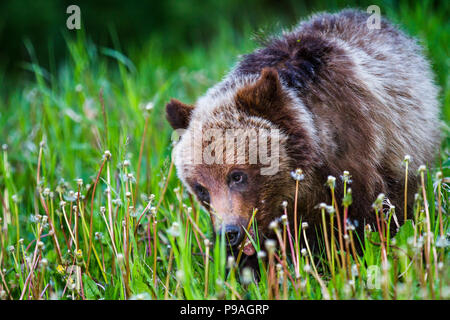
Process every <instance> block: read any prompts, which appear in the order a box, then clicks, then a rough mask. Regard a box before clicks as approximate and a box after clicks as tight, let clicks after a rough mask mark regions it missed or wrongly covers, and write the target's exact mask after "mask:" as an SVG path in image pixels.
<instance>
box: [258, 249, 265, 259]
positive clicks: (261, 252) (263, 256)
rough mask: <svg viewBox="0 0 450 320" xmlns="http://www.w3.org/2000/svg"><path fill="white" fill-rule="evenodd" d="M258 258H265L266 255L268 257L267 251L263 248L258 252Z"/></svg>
mask: <svg viewBox="0 0 450 320" xmlns="http://www.w3.org/2000/svg"><path fill="white" fill-rule="evenodd" d="M257 256H258V259H264V258H265V257H267V253H266V252H265V251H263V250H261V251H258V253H257Z"/></svg>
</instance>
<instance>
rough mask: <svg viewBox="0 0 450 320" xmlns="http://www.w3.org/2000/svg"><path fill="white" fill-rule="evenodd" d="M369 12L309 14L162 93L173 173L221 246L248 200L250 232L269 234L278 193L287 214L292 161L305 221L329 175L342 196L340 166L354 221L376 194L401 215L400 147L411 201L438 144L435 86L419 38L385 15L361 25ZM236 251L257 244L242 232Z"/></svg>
mask: <svg viewBox="0 0 450 320" xmlns="http://www.w3.org/2000/svg"><path fill="white" fill-rule="evenodd" d="M368 18H369V15H368V14H367V13H365V12H361V11H357V10H344V11H341V12H338V13H336V14H328V13H323V14H317V15H314V16H312V17H311V18H310V19H308V20H305V21H303V22H301V23H299V24H298V25H297V26H296V27H294V28H293V29H292V30H291V31H288V32H287V31H285V32H283V33H282V34H281V35H277V36H272V37H271V38H269V39H268V40H266V41H265V42H264V43H263V45H262V47H261V48H259V49H257V50H255V51H254V52H253V53H250V54H247V55H244V56H243V57H242V58H241V59H240V61H239V62H238V63H237V65H236V66H235V67H234V68H233V69H232V70H231V71H230V72H229V73H228V75H227V76H225V78H224V79H223V80H222V81H221V82H220V83H218V84H217V85H215V86H214V87H212V88H210V89H209V90H208V91H207V92H206V94H205V95H203V96H202V97H200V98H199V99H198V100H197V101H196V103H195V104H194V105H187V104H184V103H182V102H180V101H178V100H175V99H172V100H171V101H170V102H169V103H168V104H167V106H166V113H167V114H166V115H167V119H168V121H169V123H170V124H171V126H172V127H173V128H174V129H179V130H180V134H181V138H180V140H179V141H178V142H177V143H176V145H175V147H174V153H173V157H174V162H175V165H176V168H177V172H178V176H179V178H180V179H181V180H182V182H183V183H184V184H185V186H186V187H187V189H188V191H189V192H191V193H192V194H194V195H195V196H196V197H197V199H198V201H199V202H200V203H201V204H202V205H203V206H204V207H205V208H206V209H207V210H208V212H209V213H210V215H211V220H212V224H213V227H214V230H215V231H216V232H217V231H222V232H225V233H226V236H227V238H228V240H229V244H230V246H231V247H233V248H239V247H240V245H241V242H242V240H243V239H244V231H243V228H246V227H247V225H248V223H249V219H250V218H251V216H252V213H253V212H254V210H255V209H257V211H256V216H255V217H256V221H257V226H258V232H259V233H260V239H262V238H261V236H263V237H264V236H265V237H271V236H272V235H271V233H270V230H269V224H270V222H271V221H273V220H274V219H276V218H278V217H280V216H281V215H282V214H283V208H282V203H283V202H284V201H287V203H288V212H289V216H288V218H289V220H290V222H291V223H290V225H291V226H292V225H293V223H292V222H293V217H294V213H293V202H294V193H295V182H294V180H293V179H292V176H291V172H293V171H295V170H296V169H297V168H299V169H301V170H302V176H301V177H299V178H302V181H300V182H299V199H298V217H299V219H302V221H306V222H308V224H309V229H311V230H313V229H314V228H313V227H314V226H317V225H318V223H320V218H321V215H320V211H319V210H318V209H317V205H318V204H319V203H321V202H326V203H328V204H330V203H331V200H330V191H329V189H327V188H326V186H325V184H326V182H327V177H328V176H330V175H331V176H334V177H337V179H336V198H337V201H338V202H339V203H340V202H341V199H342V197H343V187H342V183H340V181H339V177H340V176H341V175H342V174H343V172H344V171H348V172H349V173H350V175H351V180H352V184H351V188H352V198H353V202H352V204H351V206H350V210H349V219H350V220H351V221H352V222H355V224H356V225H358V229H359V230H362V228H363V227H364V226H365V225H366V224H374V222H375V214H374V211H373V209H372V207H371V206H372V203H373V202H374V200H375V199H376V198H377V196H378V194H380V193H384V194H385V195H386V198H388V199H389V201H390V203H391V204H392V205H394V206H395V207H396V217H397V219H398V223H399V224H401V223H402V221H403V210H402V208H403V206H404V203H403V201H404V200H403V199H404V197H403V190H404V178H405V177H404V172H405V170H404V168H403V167H402V161H403V159H404V157H405V155H411V157H412V159H411V163H410V169H409V174H410V175H409V180H408V181H409V184H408V190H409V195H408V197H407V199H408V207H409V208H410V209H411V206H412V204H413V199H414V193H415V192H416V191H417V178H416V174H417V168H418V167H419V166H420V165H422V164H425V165H432V163H433V155H434V153H435V151H436V150H437V148H438V143H439V130H438V127H439V122H438V99H437V95H438V89H437V87H436V86H435V84H434V82H433V75H432V72H431V70H430V66H429V63H428V62H427V60H426V59H425V58H424V56H423V54H422V49H421V47H420V46H419V45H418V44H417V42H416V41H415V40H414V39H412V38H410V37H408V36H406V35H405V34H404V33H403V32H402V31H400V30H399V29H398V28H397V27H395V26H393V25H392V24H391V23H389V22H388V21H386V20H385V19H381V23H380V26H379V28H378V29H377V28H370V26H369V24H368ZM408 211H410V210H408ZM244 253H245V254H246V255H248V256H251V255H253V254H254V253H255V249H254V248H253V246H252V245H251V244H249V243H248V242H247V243H246V244H245V247H244Z"/></svg>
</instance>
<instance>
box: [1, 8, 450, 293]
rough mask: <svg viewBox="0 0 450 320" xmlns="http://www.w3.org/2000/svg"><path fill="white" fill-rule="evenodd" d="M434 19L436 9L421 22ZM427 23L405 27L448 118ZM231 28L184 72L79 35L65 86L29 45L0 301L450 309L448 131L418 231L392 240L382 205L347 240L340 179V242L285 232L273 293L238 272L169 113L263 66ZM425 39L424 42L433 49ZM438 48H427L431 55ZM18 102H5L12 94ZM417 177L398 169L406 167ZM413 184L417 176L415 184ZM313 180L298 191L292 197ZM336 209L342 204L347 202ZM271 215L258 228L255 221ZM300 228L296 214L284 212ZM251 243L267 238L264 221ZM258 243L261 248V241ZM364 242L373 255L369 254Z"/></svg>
mask: <svg viewBox="0 0 450 320" xmlns="http://www.w3.org/2000/svg"><path fill="white" fill-rule="evenodd" d="M417 6H418V8H419V9H421V10H423V12H427V11H430V10H432V8H431V5H430V4H429V3H428V4H425V5H423V6H424V7H419V6H420V5H417ZM419 9H417V8H407V9H404V8H403V7H402V10H396V11H392V12H391V13H390V14H391V15H392V18H393V19H394V20H396V21H397V22H403V23H404V24H406V25H407V26H411V25H413V23H414V22H415V21H417V23H419V24H420V25H419V26H417V25H414V27H411V30H412V32H414V31H415V30H421V32H417V33H419V36H423V37H424V38H423V40H424V41H425V44H427V43H428V44H436V45H437V46H438V47H433V46H430V51H431V56H432V57H433V59H434V60H433V62H434V66H435V68H436V66H438V67H439V68H438V69H439V70H438V71H437V73H438V80H439V82H440V84H441V86H442V87H443V94H442V101H443V118H444V120H445V121H447V118H446V115H447V114H448V110H449V102H448V99H447V98H448V92H449V91H448V90H447V85H448V84H447V78H446V76H445V74H446V72H445V71H443V70H441V69H440V67H442V66H445V64H446V56H445V54H442V48H443V47H444V46H443V42H445V41H446V40H445V39H443V38H442V37H438V36H437V35H436V34H437V30H436V28H437V27H436V26H438V25H444V26H448V23H447V22H445V20H443V16H442V15H441V14H439V13H436V14H434V15H433V18H432V19H434V23H433V24H430V22H429V21H428V20H424V19H422V18H419V16H420V15H419V14H417V12H416V10H419ZM244 29H245V30H246V31H245V32H244V34H242V35H241V34H235V33H234V32H233V31H232V28H230V27H229V26H228V25H226V24H224V25H223V27H222V28H221V33H220V34H219V35H218V36H217V38H216V39H215V40H214V41H213V42H212V43H210V44H209V46H208V48H207V49H205V48H191V49H190V50H186V52H183V53H178V54H177V55H176V56H173V55H172V56H171V55H170V54H169V55H168V54H167V53H166V52H164V51H162V50H160V45H159V44H158V43H159V40H160V39H153V40H151V41H149V43H148V45H147V46H146V47H144V48H141V49H140V51H139V52H137V51H135V50H133V49H130V50H129V52H128V54H129V56H130V57H131V58H128V57H127V56H125V55H124V54H123V53H122V50H121V48H120V42H119V40H117V39H115V40H114V41H115V48H114V49H111V48H101V47H97V46H95V45H94V44H93V43H91V42H90V41H89V39H87V38H86V37H85V35H84V34H83V33H80V34H79V36H78V37H77V38H76V39H69V38H68V39H67V52H68V54H69V55H68V59H67V61H66V62H65V63H63V64H62V65H61V68H60V69H58V70H53V72H48V71H46V70H44V69H43V68H41V67H40V65H39V61H37V60H36V58H35V56H34V53H33V44H31V43H29V42H25V45H26V46H27V49H28V51H29V53H30V62H29V63H27V64H26V65H25V67H26V68H27V69H29V70H30V71H31V73H30V74H32V75H33V80H31V81H28V82H24V83H23V84H20V85H18V86H16V87H14V88H12V87H9V88H8V90H7V92H4V93H3V98H2V99H1V100H0V110H1V116H0V127H1V128H2V135H1V138H0V139H2V140H3V141H2V143H4V145H3V147H2V150H1V159H0V200H1V202H0V207H1V210H0V212H1V217H0V218H1V221H0V224H1V227H2V228H1V232H0V295H1V298H2V299H147V298H148V299H350V298H356V299H448V298H449V297H450V296H449V294H450V291H449V285H450V282H449V268H448V262H449V251H448V244H449V242H448V241H449V240H448V226H449V221H448V215H447V212H448V209H449V207H448V199H449V182H450V181H449V178H448V177H449V176H450V174H449V172H450V171H449V161H448V129H445V128H444V133H443V135H444V143H443V147H442V149H441V156H440V159H439V161H438V164H437V166H436V168H434V167H429V168H423V167H422V168H421V170H420V172H417V173H414V174H417V175H418V177H419V181H420V185H419V188H418V193H417V195H416V198H415V206H414V212H413V216H414V219H413V220H408V221H407V222H406V223H405V225H403V226H401V227H400V228H399V231H398V233H397V234H396V235H395V237H392V235H390V234H389V230H390V226H391V225H392V224H396V213H395V208H391V209H389V210H385V206H383V203H386V199H384V198H383V195H380V197H379V198H378V199H373V200H374V206H373V212H372V214H374V215H375V216H376V217H377V222H378V226H379V228H378V230H371V229H369V228H366V231H365V233H364V239H359V238H358V236H357V235H356V233H355V232H354V226H352V225H351V224H347V222H346V219H345V217H346V214H347V210H348V208H349V207H351V202H352V198H351V190H350V188H351V184H349V180H350V176H351V172H350V173H343V179H339V178H338V179H335V178H333V177H330V179H329V181H328V182H329V183H328V187H327V188H325V187H324V192H329V193H330V194H331V195H333V193H334V187H335V185H336V184H338V183H339V184H345V186H344V189H345V190H346V194H345V197H344V201H343V206H342V207H339V206H338V205H337V201H336V200H334V201H333V203H326V204H325V203H324V204H318V205H319V206H318V209H317V212H318V214H320V215H321V217H322V220H323V225H328V224H331V225H332V226H333V229H336V230H337V233H334V232H330V229H327V228H321V229H319V230H317V232H318V233H319V234H323V233H326V237H324V238H323V240H324V241H323V242H322V243H321V246H320V249H319V251H318V252H315V251H311V248H310V246H309V241H310V239H308V238H307V237H306V231H305V229H306V228H308V227H309V226H307V225H305V224H300V225H296V226H292V225H289V224H288V222H287V219H286V218H285V216H280V217H277V218H276V220H275V221H274V222H273V223H272V224H271V227H272V228H273V229H274V231H275V234H276V235H277V237H276V240H275V241H273V242H271V241H269V242H264V241H263V240H262V239H258V238H255V239H253V238H252V237H251V234H252V233H251V232H249V230H248V231H247V236H248V237H249V238H250V241H252V243H253V244H254V246H255V248H256V251H257V256H258V265H259V270H258V271H259V274H260V280H259V281H255V280H254V278H253V275H252V272H251V270H249V269H246V268H244V269H241V268H237V267H236V264H237V262H239V260H240V259H241V257H234V258H233V257H228V256H227V253H226V245H225V239H224V238H223V237H220V236H216V237H215V238H214V237H213V235H212V231H211V229H210V221H209V217H208V215H207V214H206V213H205V212H204V211H203V210H202V209H201V208H200V207H199V206H198V204H197V203H196V202H195V201H193V199H192V197H190V196H189V195H188V194H187V193H186V191H185V190H184V188H183V186H182V185H181V184H180V182H179V181H178V180H177V179H176V174H175V168H174V166H173V163H172V161H171V139H170V136H171V130H170V129H169V127H168V125H167V124H166V123H165V120H164V111H163V108H164V102H166V101H167V100H168V99H169V97H178V98H180V99H181V100H184V101H187V102H189V101H190V102H192V101H194V99H195V97H197V96H198V95H199V94H201V93H203V92H204V91H205V90H206V89H207V88H208V87H209V86H211V85H213V84H214V83H215V82H216V81H217V80H218V79H220V78H221V77H222V76H223V74H224V72H225V71H226V70H227V69H228V68H229V67H230V66H231V65H232V63H233V62H234V60H235V57H236V55H237V54H240V53H244V52H249V51H250V50H251V49H252V48H254V47H255V43H253V42H251V41H249V40H248V34H250V32H251V29H250V28H244ZM422 32H424V33H422ZM427 41H428V42H427ZM3 91H6V89H3ZM411 158H412V160H411V161H414V155H411ZM401 165H402V164H399V166H401ZM405 171H406V168H405ZM301 183H302V181H301V180H297V181H296V180H294V179H293V180H292V184H293V187H295V186H296V185H298V184H301ZM333 199H334V196H333ZM254 214H255V215H257V212H255V213H254ZM285 214H286V215H291V214H293V212H287V210H286V211H285ZM252 222H253V223H252V224H251V225H249V228H255V227H256V224H257V222H256V220H254V221H252ZM255 234H257V233H255ZM358 241H361V242H362V241H364V242H363V243H364V247H363V254H361V255H358V254H357V253H356V249H355V247H356V246H357V242H358Z"/></svg>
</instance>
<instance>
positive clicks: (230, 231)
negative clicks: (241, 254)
mask: <svg viewBox="0 0 450 320" xmlns="http://www.w3.org/2000/svg"><path fill="white" fill-rule="evenodd" d="M225 235H226V237H227V240H228V243H229V244H230V246H232V247H235V246H237V245H238V244H239V243H240V242H241V237H242V232H241V228H240V227H238V226H236V225H227V226H226V227H225Z"/></svg>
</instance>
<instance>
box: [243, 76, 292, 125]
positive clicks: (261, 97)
mask: <svg viewBox="0 0 450 320" xmlns="http://www.w3.org/2000/svg"><path fill="white" fill-rule="evenodd" d="M284 97H285V96H284V94H283V89H282V87H281V83H280V79H279V77H278V72H277V70H276V69H275V68H272V67H266V68H264V69H262V71H261V76H260V77H259V79H258V80H257V81H256V82H255V83H254V84H252V85H249V86H246V87H244V88H242V89H240V90H239V91H238V92H237V93H236V105H237V107H238V108H239V109H241V110H242V111H244V112H247V113H250V114H254V115H259V116H267V117H270V115H271V114H272V113H273V112H279V111H280V110H279V108H278V107H279V106H281V105H283V100H284Z"/></svg>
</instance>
